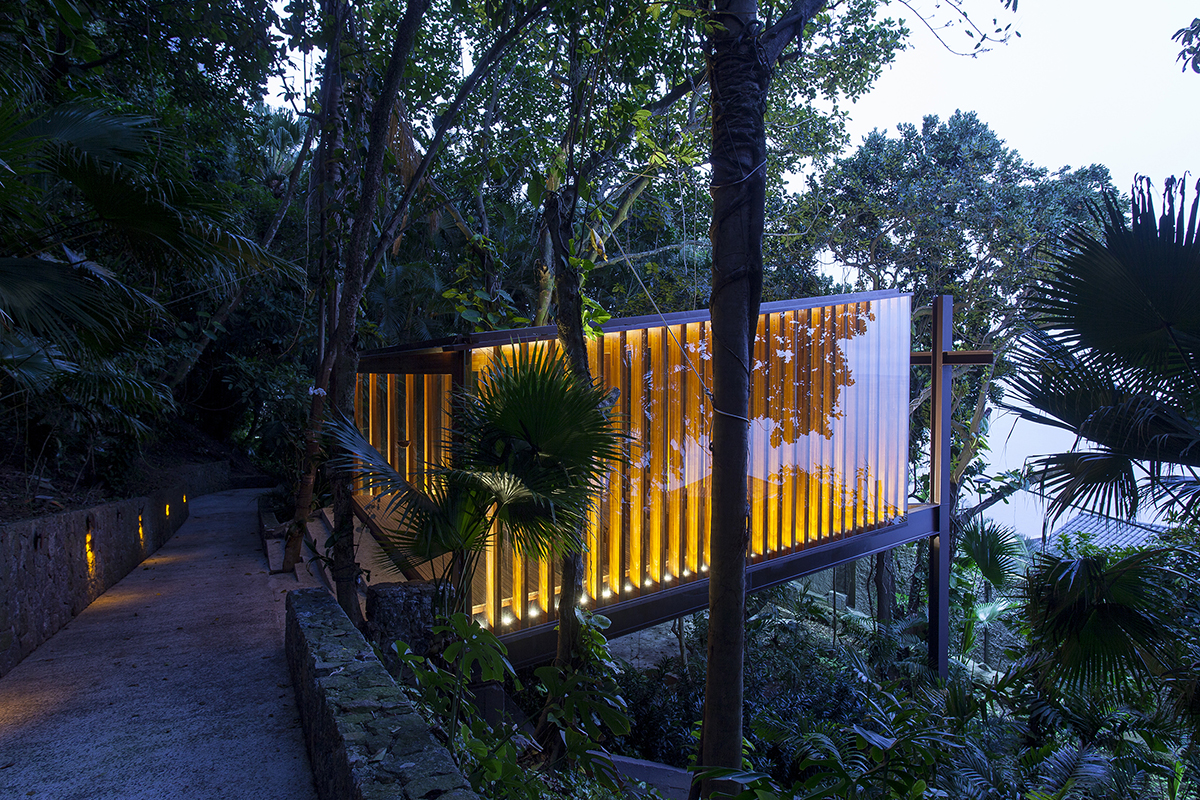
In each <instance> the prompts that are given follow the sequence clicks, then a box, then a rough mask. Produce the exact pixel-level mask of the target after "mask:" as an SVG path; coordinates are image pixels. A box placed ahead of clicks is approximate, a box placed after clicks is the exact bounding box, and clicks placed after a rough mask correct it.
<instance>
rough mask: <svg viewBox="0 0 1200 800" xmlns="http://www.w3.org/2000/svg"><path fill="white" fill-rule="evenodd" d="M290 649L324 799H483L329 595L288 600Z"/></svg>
mask: <svg viewBox="0 0 1200 800" xmlns="http://www.w3.org/2000/svg"><path fill="white" fill-rule="evenodd" d="M286 647H287V658H288V665H289V666H290V668H291V672H292V685H293V687H294V689H295V692H296V704H297V706H299V709H300V723H301V726H302V727H303V728H304V739H305V742H306V743H307V745H308V756H309V761H310V762H311V763H312V768H313V778H314V780H315V782H316V786H317V795H318V796H319V797H320V798H321V800H375V799H376V798H391V799H392V800H433V798H438V800H478V796H477V795H476V794H475V793H474V792H472V791H471V789H470V787H469V786H468V784H467V781H466V779H465V778H463V776H462V774H461V773H460V772H459V771H458V767H457V766H456V765H455V763H454V761H453V759H451V757H450V753H449V751H447V750H446V748H445V747H443V746H442V745H441V744H439V743H438V742H437V741H435V740H434V738H433V736H432V735H431V734H430V732H429V726H428V725H427V724H426V723H425V719H424V718H423V717H422V716H421V715H420V714H418V713H417V711H416V710H415V709H414V708H413V706H412V704H411V703H410V702H409V700H408V699H407V697H405V695H404V692H403V691H401V690H400V689H399V688H398V687H397V686H396V683H395V682H394V681H393V680H392V678H391V676H390V675H388V673H387V670H385V669H384V668H383V664H381V663H380V662H379V659H378V658H376V656H375V653H374V651H373V650H372V648H371V645H369V644H368V643H367V641H366V640H365V639H364V638H363V637H362V634H360V633H359V632H358V630H357V629H356V628H355V627H354V626H353V625H352V624H351V623H350V620H349V619H348V618H347V617H346V615H345V614H344V613H343V612H342V609H341V607H340V606H339V605H338V604H337V601H336V600H335V599H334V598H333V597H332V596H331V595H330V594H329V593H328V592H326V591H325V590H324V589H301V590H299V591H294V592H289V593H288V598H287V633H286Z"/></svg>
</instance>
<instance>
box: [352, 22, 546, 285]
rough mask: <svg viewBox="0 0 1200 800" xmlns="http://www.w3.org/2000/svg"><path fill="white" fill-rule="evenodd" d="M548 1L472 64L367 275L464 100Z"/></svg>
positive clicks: (382, 237)
mask: <svg viewBox="0 0 1200 800" xmlns="http://www.w3.org/2000/svg"><path fill="white" fill-rule="evenodd" d="M548 2H549V0H537V2H536V3H535V4H534V5H533V6H532V7H531V8H530V10H529V12H528V13H526V14H525V16H524V17H522V18H521V19H520V20H518V21H517V22H516V23H515V24H514V25H513V27H512V28H511V29H509V30H508V31H507V32H505V33H504V35H502V36H500V37H499V38H498V39H496V41H495V42H493V43H492V46H491V47H489V48H488V50H487V52H486V53H484V54H483V57H482V58H481V59H480V60H479V62H478V63H477V64H476V65H475V69H474V70H472V72H471V74H470V75H468V76H467V79H466V80H465V81H463V84H462V86H460V87H459V88H458V93H457V94H455V96H454V102H453V103H451V104H450V108H449V109H448V110H447V111H446V113H445V114H443V115H442V118H441V122H440V124H439V125H438V127H437V131H436V133H434V136H433V141H432V142H430V143H429V148H428V149H427V150H426V151H425V156H424V158H422V159H421V163H420V164H419V165H418V166H417V170H416V172H414V173H413V176H412V180H410V181H409V182H408V186H406V187H405V189H404V195H403V196H402V197H401V198H400V202H399V203H398V204H397V205H396V208H395V209H393V210H392V213H391V216H389V217H388V219H387V222H385V223H384V225H383V228H382V233H381V234H380V235H379V238H378V239H377V240H376V242H375V247H374V249H373V250H372V251H371V257H370V259H368V261H367V264H366V271H367V273H370V271H371V270H372V269H374V267H375V265H376V264H378V263H379V261H380V259H382V258H383V254H384V253H386V252H387V249H388V246H389V245H390V244H391V242H392V241H393V240H394V239H395V238H396V232H397V231H398V230H399V228H400V223H401V222H402V221H403V220H404V217H405V215H406V213H407V212H408V206H409V204H410V203H411V202H412V199H413V195H415V194H416V191H417V187H418V186H420V185H421V182H422V180H423V179H424V178H425V173H427V172H428V171H429V167H430V165H431V164H432V163H433V159H434V158H435V157H436V156H437V153H438V151H439V150H440V149H441V146H442V142H443V141H444V140H445V138H446V131H448V130H449V129H450V126H451V125H452V124H453V123H454V121H455V120H456V119H457V118H458V113H459V111H461V110H462V106H463V103H465V102H466V100H467V97H468V96H470V94H471V92H472V91H474V89H475V85H476V84H477V83H479V81H481V80H483V79H484V78H486V77H487V76H488V75H490V74H491V72H492V70H493V69H495V67H496V64H497V63H499V60H500V56H501V55H503V54H504V52H505V51H506V50H507V49H508V47H509V45H511V44H512V43H513V42H514V41H516V40H517V39H518V38H519V37H520V36H521V34H523V33H524V32H525V29H526V28H528V27H529V26H530V25H531V24H533V23H534V22H535V21H536V20H537V19H538V18H539V17H541V16H542V15H543V14H545V13H546V5H547V3H548Z"/></svg>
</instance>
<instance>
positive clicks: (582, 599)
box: [579, 594, 588, 606]
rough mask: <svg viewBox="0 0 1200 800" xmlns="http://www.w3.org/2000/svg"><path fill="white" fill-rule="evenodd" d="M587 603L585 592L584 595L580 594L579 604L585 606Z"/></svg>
mask: <svg viewBox="0 0 1200 800" xmlns="http://www.w3.org/2000/svg"><path fill="white" fill-rule="evenodd" d="M587 603H588V596H587V595H586V594H585V595H582V596H580V598H579V605H581V606H586V605H587Z"/></svg>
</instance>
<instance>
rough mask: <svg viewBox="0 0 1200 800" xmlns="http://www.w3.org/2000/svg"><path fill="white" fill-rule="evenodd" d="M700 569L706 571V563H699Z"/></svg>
mask: <svg viewBox="0 0 1200 800" xmlns="http://www.w3.org/2000/svg"><path fill="white" fill-rule="evenodd" d="M700 571H701V572H708V564H701V565H700Z"/></svg>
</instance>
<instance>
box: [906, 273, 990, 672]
mask: <svg viewBox="0 0 1200 800" xmlns="http://www.w3.org/2000/svg"><path fill="white" fill-rule="evenodd" d="M953 328H954V297H953V296H952V295H948V294H946V295H940V296H938V297H937V298H935V299H934V302H933V337H932V340H933V341H932V345H933V351H932V352H923V353H913V354H912V361H911V363H912V365H913V366H929V367H931V372H932V374H931V380H930V392H929V491H930V502H932V503H934V504H935V505H936V506H937V516H936V521H935V524H934V534H933V535H932V536H930V537H929V667H930V669H934V670H936V671H937V673H938V675H940V676H941V677H943V678H945V677H948V676H949V674H950V641H949V640H950V516H951V512H952V510H953V509H952V508H951V503H952V502H953V493H952V492H951V490H950V472H951V467H950V464H951V461H950V438H951V437H950V425H951V420H950V412H951V407H952V401H951V396H950V389H951V386H952V384H953V378H954V373H953V369H954V367H955V366H960V365H969V364H991V363H993V361H994V358H995V355H994V353H993V352H992V351H991V350H957V351H956V350H954V333H953Z"/></svg>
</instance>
